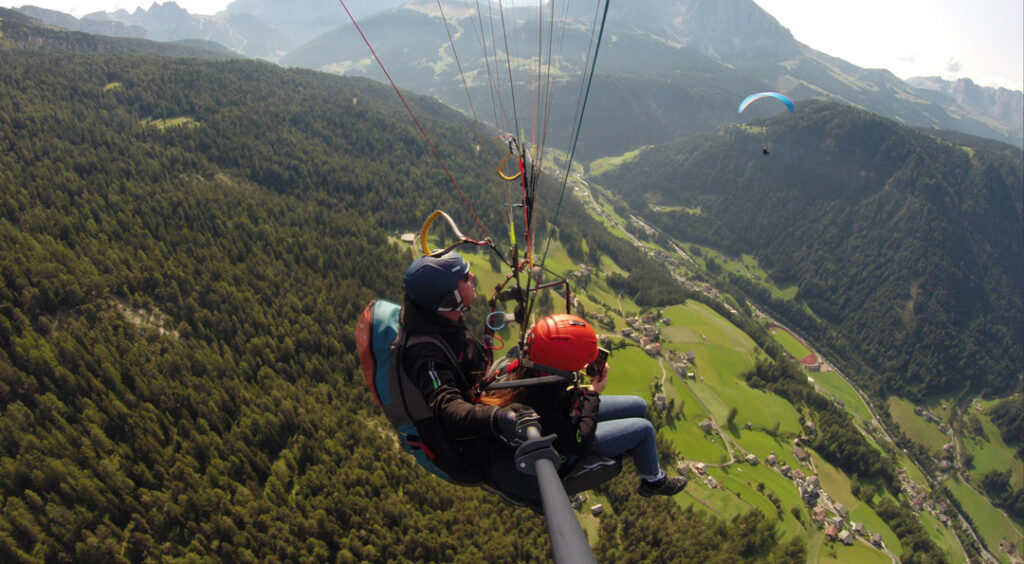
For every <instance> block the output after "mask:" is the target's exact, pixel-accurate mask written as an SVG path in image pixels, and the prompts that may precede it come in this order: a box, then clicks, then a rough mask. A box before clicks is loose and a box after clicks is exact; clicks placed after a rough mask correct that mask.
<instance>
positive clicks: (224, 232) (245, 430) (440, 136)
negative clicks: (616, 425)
mask: <svg viewBox="0 0 1024 564" xmlns="http://www.w3.org/2000/svg"><path fill="white" fill-rule="evenodd" d="M8 23H9V20H8V19H6V18H5V19H4V20H3V21H0V26H3V27H0V29H2V30H3V31H4V34H5V37H6V36H7V35H6V32H7V29H8V28H7V24H8ZM0 68H2V69H3V72H2V73H0V232H2V236H0V280H2V285H0V508H2V512H3V515H4V518H3V519H0V560H2V561H19V560H41V561H80V562H84V561H103V562H110V561H144V560H176V559H214V560H224V561H246V562H247V561H268V560H280V561H303V560H305V561H316V562H320V561H342V562H348V561H402V560H416V561H466V562H479V561H485V560H486V561H507V562H522V561H540V560H545V559H546V558H548V555H549V547H548V541H547V537H546V533H545V531H544V524H543V520H542V519H541V518H540V517H539V516H537V515H535V514H533V513H531V512H529V511H526V510H521V509H516V510H513V509H511V508H509V507H507V506H505V505H503V504H501V503H500V502H498V501H497V500H496V499H495V498H494V497H493V496H490V495H487V494H484V493H482V492H480V491H478V490H474V489H465V488H456V487H454V486H450V485H447V484H444V483H442V482H440V481H438V480H437V479H436V478H432V477H430V476H429V475H428V474H427V473H426V472H425V471H423V470H422V469H420V468H418V467H416V466H414V465H413V464H412V462H411V460H410V459H409V458H408V457H407V456H406V455H404V454H401V453H400V452H399V451H398V449H397V447H396V445H395V442H394V440H393V438H392V437H391V435H390V434H389V432H388V431H387V429H386V427H385V425H386V424H385V423H384V420H383V418H381V417H380V415H379V412H378V410H377V408H376V406H375V405H374V404H373V403H372V401H371V400H370V398H369V394H367V393H366V392H365V390H364V386H363V383H362V375H361V374H360V373H359V372H358V370H359V369H358V367H357V361H356V359H355V356H354V342H353V338H352V328H353V324H354V321H355V318H356V315H357V313H358V311H359V310H360V308H361V307H362V306H363V305H364V304H365V303H366V302H367V301H368V300H369V299H370V298H371V297H375V296H384V297H388V298H390V299H398V298H399V297H400V293H399V284H400V282H399V280H400V273H401V272H402V271H403V270H404V267H405V266H406V264H407V262H408V260H409V259H410V255H409V254H408V253H407V252H406V251H403V250H400V249H399V248H397V247H396V246H394V245H392V244H389V243H388V235H389V234H393V233H394V232H395V231H396V230H398V229H402V230H407V229H410V228H412V227H416V226H418V225H419V223H420V222H421V221H422V220H423V218H424V217H425V216H426V215H427V213H429V212H430V211H431V210H433V209H435V208H442V209H447V210H449V211H451V212H452V213H453V214H455V215H456V217H457V218H458V219H459V221H460V223H462V224H463V225H472V220H471V219H470V218H469V216H468V213H467V212H466V211H465V209H464V207H463V206H462V203H461V200H460V198H459V197H458V196H457V195H456V193H455V191H454V190H453V189H452V187H451V185H450V184H449V182H448V179H447V178H446V176H445V174H444V173H443V171H442V169H441V167H439V166H438V164H437V162H436V161H435V160H434V158H433V156H432V154H431V153H430V151H429V150H428V148H427V147H426V145H425V143H424V142H423V140H422V138H420V137H419V135H418V133H417V132H416V131H415V129H414V126H413V124H412V123H411V120H409V118H408V116H407V115H406V114H405V113H404V110H403V109H402V108H401V106H400V105H399V104H398V103H397V102H396V101H395V98H394V96H393V92H391V91H390V90H389V89H387V88H386V87H384V86H382V85H380V84H377V83H371V82H369V81H366V80H360V79H343V78H338V77H329V76H326V75H322V74H319V73H314V72H311V71H286V70H282V69H280V68H277V67H274V66H272V65H269V64H265V63H257V62H252V61H223V62H209V61H201V60H197V59H171V58H162V57H154V56H132V55H109V54H100V55H95V54H65V53H54V52H47V51H34V50H24V49H16V48H11V47H10V46H9V43H7V44H5V45H4V46H3V47H0ZM410 102H411V104H412V107H413V108H414V110H415V111H416V113H417V115H418V117H419V119H420V121H421V122H423V123H424V125H425V128H426V129H427V130H428V131H430V133H431V136H432V139H433V142H434V143H435V145H437V147H438V150H439V152H440V153H441V154H443V155H444V156H445V159H446V162H447V164H448V166H449V167H450V168H451V169H452V170H453V172H454V174H455V176H456V177H457V178H458V179H459V180H460V182H461V183H462V185H463V186H464V187H465V188H466V193H467V198H468V200H469V201H470V203H471V204H472V205H473V206H474V207H475V208H476V209H477V210H479V211H480V214H481V217H482V220H483V221H484V223H485V224H487V225H493V224H499V223H497V221H496V220H497V218H498V217H500V213H501V212H502V211H503V210H502V209H500V208H501V206H499V205H490V204H493V197H492V196H491V195H490V193H489V192H487V191H486V190H484V189H483V188H485V187H486V186H487V184H488V182H490V179H491V178H492V175H493V169H494V159H492V158H491V155H489V154H488V153H489V151H488V148H487V147H483V148H479V149H480V150H478V147H476V146H475V145H474V141H475V139H476V136H475V134H474V132H473V130H472V129H470V128H468V127H465V125H466V124H465V122H464V120H463V119H462V118H461V117H460V115H459V114H457V113H456V112H454V111H451V110H449V109H446V108H443V107H442V106H440V105H437V104H435V103H433V102H431V101H429V100H424V99H416V98H413V99H411V100H410ZM499 156H500V155H499ZM570 209H571V208H570ZM579 225H581V226H583V227H580V229H582V228H585V227H586V226H587V225H590V223H586V222H584V221H582V220H581V221H580V223H579ZM577 236H578V235H577ZM606 236H607V235H606ZM615 245H616V244H615V243H609V245H608V248H609V249H610V251H609V252H611V253H618V254H620V255H621V256H622V257H623V258H622V259H621V260H620V264H624V265H628V264H629V262H628V261H629V260H632V261H634V262H635V264H636V265H638V266H637V268H636V270H637V271H644V272H646V273H647V275H646V276H638V280H637V282H638V283H642V282H645V281H647V280H651V279H653V280H662V281H664V280H666V279H667V280H668V281H669V282H670V281H671V279H670V278H668V277H667V274H659V271H658V269H657V268H656V267H655V266H651V265H650V264H649V263H645V262H643V261H644V260H645V259H643V258H642V257H637V256H636V255H635V254H634V255H630V254H629V252H630V251H629V250H628V246H624V245H622V244H619V247H616V246H615ZM630 257H632V258H630ZM641 267H645V268H644V269H641ZM669 282H666V284H667V283H669ZM648 293H650V294H653V293H655V292H654V291H652V290H649V291H648ZM656 293H657V294H658V295H661V296H665V295H667V292H656ZM620 482H621V483H618V482H617V483H616V484H613V488H616V489H621V490H622V491H620V492H618V493H617V494H616V496H617V497H616V499H618V500H620V501H621V503H620V504H619V509H618V510H617V514H616V516H615V517H613V518H610V519H611V521H609V524H610V526H614V525H615V523H616V522H617V521H616V520H618V519H621V520H622V522H623V523H629V524H632V523H636V524H639V525H640V526H642V527H643V530H644V536H643V537H642V538H641V537H633V536H623V537H621V538H620V537H618V536H608V537H607V538H605V537H602V539H601V546H600V547H599V550H600V551H602V553H604V554H610V555H614V554H627V553H628V554H637V553H638V551H642V552H640V553H643V554H644V555H645V556H644V557H645V558H651V559H653V560H665V561H680V560H684V559H687V560H689V559H693V560H735V559H739V558H745V557H746V558H753V557H767V556H769V555H770V554H772V553H773V551H774V553H775V554H776V555H777V556H778V557H779V558H783V557H785V556H786V555H787V554H789V555H791V558H792V559H794V561H799V560H801V559H802V554H803V553H802V548H801V546H800V545H799V543H797V544H794V543H792V542H787V543H784V544H781V545H778V546H777V545H776V543H777V539H776V538H775V537H774V536H773V530H774V529H773V527H774V525H773V521H772V520H770V519H769V518H767V517H765V516H764V515H763V514H761V513H760V512H756V511H755V512H752V513H750V514H748V515H746V516H744V518H743V519H737V520H736V521H735V522H725V521H722V520H719V519H718V518H717V517H715V516H713V515H711V514H709V513H706V512H701V511H693V510H687V511H683V510H680V509H679V507H678V506H677V505H675V504H673V503H671V502H670V501H668V500H644V502H643V503H638V502H633V501H631V498H632V497H633V496H635V494H634V493H633V492H632V486H633V484H632V482H629V483H627V480H626V478H622V479H621V480H620ZM599 557H600V554H599Z"/></svg>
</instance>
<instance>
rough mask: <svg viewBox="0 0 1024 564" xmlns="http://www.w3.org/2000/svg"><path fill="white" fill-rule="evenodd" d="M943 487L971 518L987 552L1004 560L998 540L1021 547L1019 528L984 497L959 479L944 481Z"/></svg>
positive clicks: (1021, 536)
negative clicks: (951, 493) (947, 489)
mask: <svg viewBox="0 0 1024 564" xmlns="http://www.w3.org/2000/svg"><path fill="white" fill-rule="evenodd" d="M943 485H945V486H946V487H947V488H949V491H951V492H953V495H954V496H956V499H957V501H959V502H960V506H961V507H963V509H964V511H966V512H967V514H968V515H970V516H971V520H972V521H974V526H975V530H977V531H978V535H980V536H981V539H982V541H983V542H984V543H985V546H986V547H987V548H988V550H989V552H991V553H992V554H995V555H998V556H999V557H1000V558H1001V559H1003V560H1005V559H1006V556H1005V554H1003V553H1002V551H1000V550H999V541H1000V540H1003V539H1006V540H1008V541H1010V542H1013V543H1016V544H1017V546H1022V543H1024V535H1022V533H1021V529H1020V527H1019V526H1017V525H1016V524H1015V523H1013V522H1012V521H1010V519H1009V517H1007V516H1006V515H1004V514H1003V513H1002V512H1001V511H999V510H998V509H996V508H995V507H993V506H992V504H991V503H989V501H988V500H987V499H986V498H985V497H983V496H982V495H981V494H979V493H977V492H976V491H974V490H972V489H971V488H970V487H969V486H967V485H966V484H964V483H963V481H961V480H960V478H959V477H955V478H951V479H949V480H946V481H945V482H944V483H943Z"/></svg>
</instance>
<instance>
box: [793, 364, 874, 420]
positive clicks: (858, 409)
mask: <svg viewBox="0 0 1024 564" xmlns="http://www.w3.org/2000/svg"><path fill="white" fill-rule="evenodd" d="M808 376H810V377H811V378H813V379H814V381H815V382H817V383H819V384H821V387H823V388H825V389H826V390H828V391H829V393H831V394H832V395H833V396H835V397H836V399H839V400H842V402H843V406H844V408H845V409H846V411H848V412H850V413H852V414H854V415H856V416H857V417H860V418H861V419H862V420H864V421H871V411H870V410H869V409H868V406H867V405H866V404H865V403H864V400H863V399H862V398H861V397H860V394H858V393H857V391H856V390H854V389H853V386H851V385H850V383H849V382H847V381H846V380H845V379H843V377H842V376H840V375H839V373H838V372H836V371H834V370H829V371H826V372H808Z"/></svg>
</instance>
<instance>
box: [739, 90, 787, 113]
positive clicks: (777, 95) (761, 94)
mask: <svg viewBox="0 0 1024 564" xmlns="http://www.w3.org/2000/svg"><path fill="white" fill-rule="evenodd" d="M767 97H771V98H777V99H778V100H779V101H780V102H782V103H783V104H785V105H786V107H787V108H789V113H793V110H794V109H795V108H794V106H793V101H792V100H790V99H789V98H788V97H786V95H785V94H780V93H778V92H758V93H757V94H751V95H750V96H747V97H746V98H744V99H743V101H742V102H740V109H739V110H736V113H743V110H745V109H747V106H749V105H750V104H751V103H753V102H754V101H756V100H760V99H761V98H767Z"/></svg>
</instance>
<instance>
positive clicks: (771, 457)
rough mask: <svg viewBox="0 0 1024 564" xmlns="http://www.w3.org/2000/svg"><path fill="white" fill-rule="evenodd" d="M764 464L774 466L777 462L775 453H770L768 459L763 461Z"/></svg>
mask: <svg viewBox="0 0 1024 564" xmlns="http://www.w3.org/2000/svg"><path fill="white" fill-rule="evenodd" d="M764 462H765V464H767V465H768V466H775V465H776V464H778V462H779V457H778V456H775V453H774V452H772V453H771V454H769V455H768V458H765V459H764Z"/></svg>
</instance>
